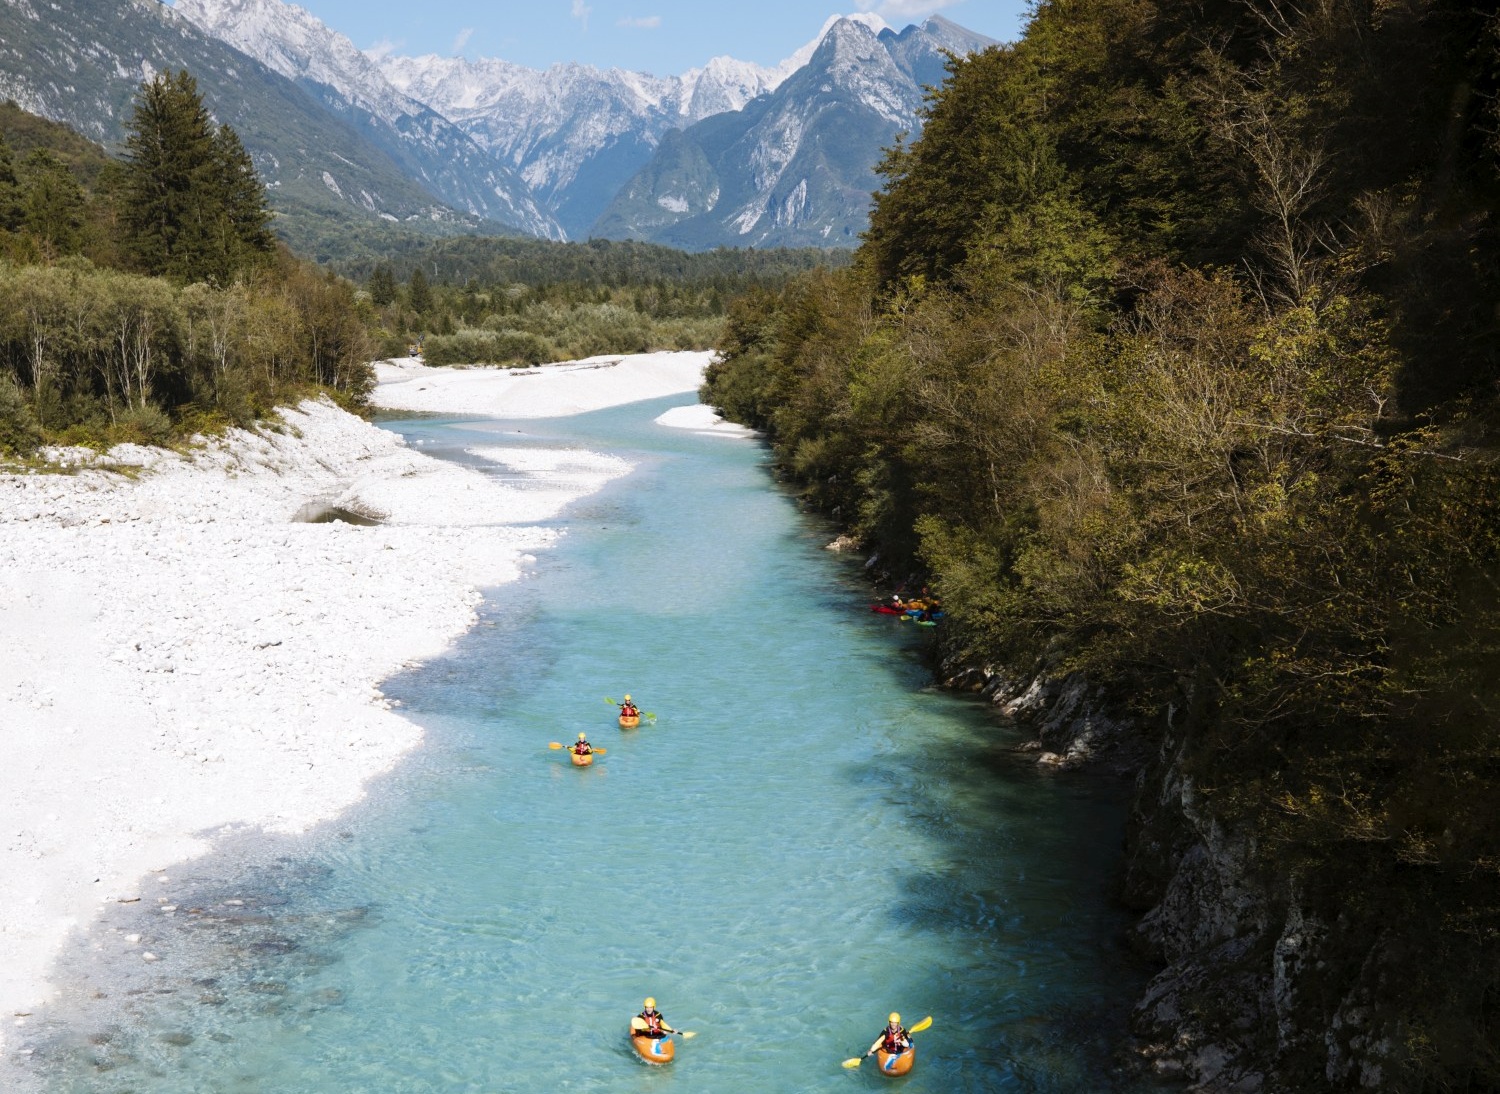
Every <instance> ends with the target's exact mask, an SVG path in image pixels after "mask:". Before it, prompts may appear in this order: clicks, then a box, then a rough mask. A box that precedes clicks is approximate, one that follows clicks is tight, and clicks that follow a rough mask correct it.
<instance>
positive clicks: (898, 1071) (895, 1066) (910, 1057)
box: [875, 1046, 917, 1075]
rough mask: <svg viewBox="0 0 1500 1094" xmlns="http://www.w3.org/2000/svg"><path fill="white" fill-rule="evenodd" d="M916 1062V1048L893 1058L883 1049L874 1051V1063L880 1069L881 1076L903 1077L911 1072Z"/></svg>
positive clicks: (899, 1053) (897, 1054)
mask: <svg viewBox="0 0 1500 1094" xmlns="http://www.w3.org/2000/svg"><path fill="white" fill-rule="evenodd" d="M916 1062H917V1050H916V1047H915V1046H913V1047H912V1048H909V1049H907V1050H906V1051H905V1052H898V1053H896V1054H895V1055H894V1056H893V1055H891V1054H890V1053H889V1052H887V1051H886V1050H885V1049H883V1048H877V1049H876V1050H875V1063H876V1065H877V1066H878V1067H879V1068H880V1073H881V1074H882V1075H905V1074H906V1073H907V1072H908V1071H910V1070H911V1067H912V1064H914V1063H916Z"/></svg>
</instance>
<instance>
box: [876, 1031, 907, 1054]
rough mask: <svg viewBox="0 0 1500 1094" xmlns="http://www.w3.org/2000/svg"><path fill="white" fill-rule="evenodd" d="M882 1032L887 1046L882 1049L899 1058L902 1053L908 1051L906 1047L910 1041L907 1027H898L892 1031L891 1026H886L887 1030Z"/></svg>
mask: <svg viewBox="0 0 1500 1094" xmlns="http://www.w3.org/2000/svg"><path fill="white" fill-rule="evenodd" d="M881 1032H882V1035H883V1036H884V1037H885V1044H884V1045H883V1046H882V1047H883V1048H884V1049H885V1050H886V1051H887V1052H889V1053H890V1054H891V1055H892V1056H899V1055H900V1054H901V1053H903V1052H905V1051H906V1046H907V1044H908V1043H909V1041H908V1039H907V1035H906V1027H905V1026H897V1027H896V1028H895V1029H891V1027H890V1026H886V1027H885V1029H884V1030H882V1031H881Z"/></svg>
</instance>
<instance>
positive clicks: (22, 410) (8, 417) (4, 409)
mask: <svg viewBox="0 0 1500 1094" xmlns="http://www.w3.org/2000/svg"><path fill="white" fill-rule="evenodd" d="M41 443H42V431H41V429H40V428H39V427H38V426H37V422H36V415H35V414H34V413H33V412H32V409H31V403H30V401H29V400H28V399H27V398H26V393H25V392H24V391H22V390H21V387H20V385H19V384H17V383H16V382H15V380H13V379H11V378H10V377H9V376H0V451H4V452H12V453H15V454H16V455H25V454H26V453H28V452H31V451H32V450H34V449H35V448H36V446H37V445H39V444H41Z"/></svg>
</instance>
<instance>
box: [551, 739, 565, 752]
mask: <svg viewBox="0 0 1500 1094" xmlns="http://www.w3.org/2000/svg"><path fill="white" fill-rule="evenodd" d="M547 747H548V748H550V749H551V750H552V751H553V752H556V751H557V750H558V749H559V748H561V747H562V745H560V744H558V743H557V742H556V741H553V742H552V743H551V744H549V745H548V746H547Z"/></svg>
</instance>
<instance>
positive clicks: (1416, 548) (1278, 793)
mask: <svg viewBox="0 0 1500 1094" xmlns="http://www.w3.org/2000/svg"><path fill="white" fill-rule="evenodd" d="M1497 134H1500V17H1497V16H1495V15H1493V14H1491V13H1490V12H1489V11H1488V10H1487V9H1484V8H1483V6H1481V5H1474V4H1470V3H1466V2H1457V0H1349V2H1342V0H1338V2H1335V0H1327V2H1322V0H1314V2H1312V3H1293V2H1290V0H1201V2H1199V3H1195V4H1159V3H1151V2H1148V0H1042V2H1040V3H1039V4H1038V5H1037V6H1036V8H1035V12H1034V16H1033V18H1032V20H1031V22H1030V24H1029V27H1028V29H1027V31H1026V33H1025V35H1024V37H1023V38H1022V39H1021V40H1020V41H1019V42H1018V43H1016V44H1015V45H1013V46H1003V47H997V48H992V49H990V50H988V51H986V52H985V53H982V54H978V55H975V56H973V57H971V58H969V59H966V60H963V61H955V62H953V63H952V65H951V79H950V80H949V81H948V82H947V83H946V84H945V85H944V87H943V88H941V89H940V90H939V91H937V92H935V93H934V94H933V95H932V97H931V100H930V102H929V105H928V108H927V120H926V126H925V128H924V129H923V131H922V134H921V136H920V138H919V139H917V140H915V141H912V142H910V143H905V144H902V145H901V146H899V147H897V148H895V149H893V150H891V151H890V152H889V153H888V155H887V157H886V159H885V161H884V163H883V165H882V169H881V172H882V177H883V179H884V180H885V181H884V188H883V190H882V192H881V193H879V194H878V195H877V197H876V203H875V207H874V213H873V217H872V222H871V225H870V228H869V231H868V232H867V234H866V236H865V238H864V242H863V245H862V247H861V248H860V250H859V251H858V253H857V255H856V257H855V260H854V263H853V265H852V266H851V267H849V268H848V269H844V270H837V271H816V272H813V273H810V274H807V275H805V276H803V277H801V278H799V279H797V280H795V281H793V282H792V283H790V284H788V285H786V286H782V287H779V288H768V289H763V290H757V291H752V292H750V293H748V294H747V295H746V296H745V297H743V298H741V299H740V300H737V301H736V302H735V303H734V304H733V305H732V306H731V307H730V309H729V320H728V326H727V330H726V334H725V340H724V346H723V348H724V352H725V354H726V359H725V360H724V361H723V363H721V364H719V365H717V366H715V367H713V368H711V369H710V372H709V377H708V381H707V383H706V386H705V388H704V391H703V397H704V400H705V401H706V402H710V403H712V404H713V405H715V406H717V407H719V408H721V409H722V410H723V411H724V412H725V413H726V414H727V415H728V416H730V417H732V418H734V419H736V420H738V421H741V422H745V423H748V424H750V425H753V426H756V427H758V428H761V429H763V430H765V431H766V432H767V433H768V435H769V437H770V439H771V441H772V443H773V445H774V449H775V453H776V457H777V459H778V461H779V463H780V465H781V466H782V467H783V468H784V469H785V470H786V473H787V474H788V475H789V476H790V477H791V478H792V479H793V480H794V481H795V482H796V483H797V484H799V486H800V488H801V489H802V490H803V491H804V492H805V494H806V496H807V498H808V499H809V500H810V502H811V503H813V504H815V505H816V506H818V507H820V508H821V509H823V510H824V511H826V512H828V513H830V514H832V515H833V516H834V517H835V518H836V519H837V520H838V521H840V522H841V523H842V524H843V525H845V526H847V528H848V529H850V530H851V531H852V533H853V534H854V535H856V536H857V537H858V538H859V539H860V540H861V541H862V542H863V544H864V545H865V547H866V548H867V549H868V550H870V551H874V552H878V553H879V556H880V558H881V560H882V562H883V564H884V566H885V568H886V569H887V571H888V572H890V573H892V574H893V575H897V576H905V575H907V574H918V575H921V576H922V578H923V579H924V580H930V581H932V583H933V584H934V587H935V589H936V590H937V591H938V592H939V593H940V594H941V596H942V598H943V602H944V605H945V607H946V609H947V611H948V618H947V620H946V621H945V623H944V625H943V627H942V628H941V630H940V632H939V633H940V635H941V637H940V639H939V641H940V644H941V647H942V649H941V653H942V655H943V656H944V657H947V658H949V659H950V660H952V661H954V662H962V663H965V664H969V665H990V666H999V667H1005V668H1006V669H1008V670H1009V671H1013V672H1032V673H1040V674H1045V675H1050V676H1054V677H1056V676H1061V675H1064V674H1068V673H1081V674H1084V675H1085V676H1086V677H1087V678H1088V679H1089V680H1090V681H1091V682H1093V683H1096V684H1098V685H1099V686H1100V687H1101V688H1102V689H1103V691H1104V693H1105V694H1106V695H1107V696H1108V697H1109V702H1110V703H1111V704H1112V708H1113V710H1114V711H1115V712H1116V713H1125V714H1129V715H1130V716H1132V718H1133V720H1134V722H1135V724H1137V725H1138V726H1139V727H1141V732H1143V733H1145V734H1147V735H1148V736H1149V737H1150V742H1149V743H1150V745H1151V747H1152V749H1153V750H1154V752H1155V753H1156V754H1158V755H1159V756H1160V760H1159V761H1157V766H1158V767H1159V768H1161V767H1165V768H1168V769H1170V770H1171V772H1172V773H1173V775H1172V778H1174V779H1175V780H1177V783H1176V784H1177V785H1186V786H1190V787H1191V788H1192V795H1193V802H1194V809H1195V811H1196V812H1197V813H1199V814H1200V816H1199V817H1198V818H1197V820H1198V823H1199V824H1200V825H1201V826H1205V827H1207V826H1214V827H1216V829H1217V830H1221V831H1226V832H1232V833H1235V834H1236V838H1237V839H1238V840H1239V842H1240V844H1241V845H1243V846H1245V847H1248V848H1250V849H1251V857H1250V860H1249V862H1248V864H1247V869H1248V870H1249V872H1250V873H1251V875H1252V876H1253V877H1254V878H1255V879H1256V883H1257V884H1259V885H1260V886H1262V887H1263V888H1264V890H1265V891H1266V892H1268V893H1271V894H1272V896H1273V899H1274V900H1276V901H1279V902H1281V903H1282V904H1284V905H1292V904H1295V905H1296V906H1297V908H1298V909H1300V912H1301V913H1305V914H1306V915H1307V916H1308V917H1309V918H1308V921H1309V922H1311V923H1317V924H1321V927H1319V928H1318V931H1319V933H1318V934H1317V938H1318V939H1319V943H1318V953H1319V960H1320V965H1319V969H1320V971H1319V973H1318V975H1317V978H1316V984H1317V987H1316V990H1299V992H1298V994H1296V996H1295V998H1292V999H1291V1001H1290V1002H1288V1003H1287V1004H1286V1006H1287V1007H1289V1008H1291V1009H1290V1012H1289V1018H1288V1020H1287V1022H1286V1023H1285V1024H1284V1025H1283V1026H1282V1027H1281V1028H1278V1025H1277V1021H1276V1019H1275V1016H1274V1015H1272V1014H1270V1013H1269V1010H1268V1009H1267V1010H1263V1011H1262V1012H1261V1013H1260V1015H1259V1020H1258V1024H1256V1025H1255V1026H1254V1028H1253V1029H1251V1030H1249V1031H1248V1033H1247V1032H1246V1031H1245V1030H1244V1028H1243V1023H1244V1018H1243V1014H1244V1008H1245V1006H1246V1005H1247V1001H1246V999H1245V998H1244V996H1245V994H1246V993H1245V992H1243V991H1238V990H1236V989H1235V988H1234V985H1235V984H1237V983H1242V982H1241V981H1236V980H1235V979H1234V977H1236V976H1240V975H1241V974H1246V975H1248V976H1249V977H1251V978H1252V980H1253V978H1255V977H1260V978H1261V979H1262V980H1263V981H1264V982H1266V983H1271V982H1272V979H1273V969H1274V972H1275V975H1277V976H1279V975H1281V973H1282V971H1284V967H1283V966H1282V965H1279V964H1276V962H1277V961H1279V960H1280V957H1279V956H1277V955H1274V954H1273V953H1271V952H1270V946H1269V943H1267V944H1265V945H1263V946H1260V947H1259V948H1253V949H1252V950H1251V951H1250V952H1248V953H1244V952H1239V953H1236V954H1234V955H1233V956H1226V957H1224V958H1223V959H1222V960H1223V964H1224V968H1223V970H1222V977H1223V979H1222V982H1221V983H1219V984H1214V983H1206V984H1204V985H1203V987H1202V991H1201V993H1200V996H1201V997H1200V998H1197V999H1196V1000H1195V1006H1196V1007H1197V1009H1198V1011H1199V1019H1200V1020H1201V1021H1203V1022H1204V1023H1206V1024H1207V1025H1208V1026H1210V1027H1211V1028H1212V1027H1215V1026H1217V1028H1218V1029H1219V1030H1220V1031H1221V1032H1222V1033H1223V1034H1224V1036H1225V1039H1226V1040H1234V1039H1236V1038H1240V1039H1243V1038H1245V1037H1247V1036H1248V1037H1249V1038H1251V1039H1252V1040H1255V1041H1256V1042H1257V1046H1258V1051H1259V1052H1260V1054H1261V1055H1262V1056H1263V1058H1264V1059H1265V1060H1266V1061H1268V1065H1267V1066H1268V1067H1269V1069H1270V1071H1269V1074H1270V1075H1271V1076H1272V1084H1271V1085H1272V1088H1273V1089H1283V1090H1292V1089H1301V1090H1312V1089H1317V1090H1325V1089H1346V1088H1347V1089H1354V1088H1358V1087H1360V1086H1361V1080H1360V1076H1359V1073H1358V1070H1357V1069H1356V1070H1355V1071H1354V1072H1353V1073H1352V1074H1351V1073H1349V1072H1348V1071H1347V1070H1346V1071H1344V1072H1340V1071H1338V1070H1337V1069H1336V1066H1335V1063H1333V1062H1331V1061H1334V1060H1335V1058H1336V1057H1339V1056H1340V1053H1343V1058H1345V1059H1347V1058H1348V1057H1350V1056H1357V1055H1359V1053H1360V1052H1364V1053H1365V1054H1366V1056H1367V1057H1368V1056H1369V1055H1370V1054H1374V1055H1377V1056H1379V1058H1380V1059H1381V1060H1382V1061H1383V1063H1382V1064H1381V1065H1380V1066H1381V1067H1383V1068H1385V1069H1386V1070H1385V1071H1384V1072H1383V1073H1379V1074H1380V1078H1379V1079H1378V1084H1379V1085H1380V1087H1381V1088H1382V1089H1391V1090H1401V1091H1458V1090H1464V1091H1470V1090H1494V1089H1500V810H1497V809H1496V807H1495V802H1496V801H1497V794H1500V723H1497V718H1496V709H1497V704H1500V691H1497V682H1496V675H1495V672H1494V666H1495V665H1496V664H1497V663H1500V662H1497V655H1500V597H1497V586H1496V577H1497V567H1496V564H1497V561H1500V560H1497V548H1500V504H1497V503H1500V475H1497V471H1496V455H1497V439H1500V438H1497V432H1496V431H1497V429H1500V390H1497V387H1496V384H1497V381H1500V245H1497V238H1496V231H1497V228H1500V224H1497V222H1496V213H1497V211H1500V136H1497ZM1159 774H1160V773H1159V772H1158V775H1159ZM1143 785H1145V786H1147V787H1154V786H1159V785H1161V781H1160V779H1159V778H1158V779H1155V780H1151V779H1148V780H1147V781H1146V782H1145V783H1144V784H1143ZM1153 808H1154V806H1153V804H1152V803H1151V802H1149V801H1143V802H1142V803H1139V804H1138V806H1137V824H1136V826H1135V831H1134V832H1133V836H1132V847H1131V850H1130V853H1131V855H1132V856H1134V857H1142V856H1143V851H1142V846H1143V844H1144V843H1147V842H1150V841H1153V840H1154V841H1156V842H1157V843H1165V844H1170V843H1171V841H1172V839H1173V838H1174V837H1173V836H1172V834H1171V833H1166V834H1163V832H1162V831H1160V830H1159V826H1155V827H1154V824H1155V822H1154V821H1153V820H1152V815H1151V814H1152V809H1153ZM1170 857H1171V856H1170V855H1167V856H1166V858H1168V859H1170ZM1147 873H1149V871H1147ZM1130 888H1131V892H1132V896H1133V898H1135V899H1138V900H1139V901H1140V904H1141V906H1142V907H1143V908H1144V907H1147V906H1149V905H1150V904H1151V903H1153V902H1154V901H1155V900H1156V899H1159V898H1160V896H1161V890H1160V879H1159V878H1152V877H1149V876H1147V877H1144V878H1143V877H1140V876H1138V875H1137V876H1133V877H1132V880H1131V885H1130ZM1273 941H1274V939H1273ZM1243 982H1251V981H1243ZM1255 982H1261V981H1255ZM1278 982H1279V981H1278ZM1350 1000H1364V1001H1365V1004H1366V1007H1365V1009H1364V1010H1363V1011H1361V1014H1362V1015H1363V1017H1362V1019H1361V1021H1363V1022H1364V1025H1363V1027H1362V1028H1361V1029H1358V1030H1352V1029H1343V1030H1342V1031H1341V1032H1340V1031H1338V1030H1335V1029H1332V1028H1331V1026H1330V1023H1331V1022H1332V1019H1333V1016H1334V1015H1335V1013H1336V1012H1337V1013H1343V1014H1346V1015H1347V1014H1348V1013H1350V1012H1349V1011H1347V1010H1344V1011H1340V1008H1341V1007H1344V1006H1345V1005H1346V1004H1348V1003H1349V1001H1350ZM1236 1022H1239V1023H1240V1025H1239V1026H1235V1023H1236ZM1351 1045H1355V1046H1358V1045H1363V1048H1357V1047H1356V1048H1350V1047H1349V1046H1351Z"/></svg>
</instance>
